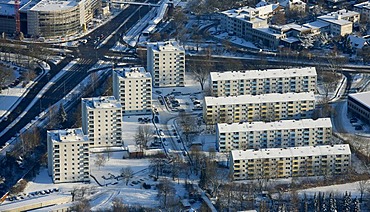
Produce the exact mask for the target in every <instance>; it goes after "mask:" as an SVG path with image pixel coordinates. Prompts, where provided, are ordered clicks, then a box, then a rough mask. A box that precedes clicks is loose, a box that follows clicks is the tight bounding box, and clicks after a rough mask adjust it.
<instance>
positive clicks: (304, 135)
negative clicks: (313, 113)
mask: <svg viewBox="0 0 370 212" xmlns="http://www.w3.org/2000/svg"><path fill="white" fill-rule="evenodd" d="M331 134H332V124H331V121H330V118H320V119H316V120H313V119H301V120H281V121H276V122H242V123H232V124H226V123H222V124H216V140H217V143H216V145H217V149H218V151H220V152H228V151H231V150H245V149H261V148H284V147H299V146H315V145H324V144H326V145H328V144H331Z"/></svg>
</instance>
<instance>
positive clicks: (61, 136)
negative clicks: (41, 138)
mask: <svg viewBox="0 0 370 212" xmlns="http://www.w3.org/2000/svg"><path fill="white" fill-rule="evenodd" d="M48 134H49V136H50V137H51V140H52V141H53V142H77V141H78V142H82V141H87V142H88V141H89V137H88V136H87V135H84V134H83V132H82V129H81V128H72V129H65V130H50V131H48Z"/></svg>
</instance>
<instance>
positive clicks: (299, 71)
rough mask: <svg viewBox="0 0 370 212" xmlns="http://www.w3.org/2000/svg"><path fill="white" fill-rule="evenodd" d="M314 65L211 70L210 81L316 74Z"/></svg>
mask: <svg viewBox="0 0 370 212" xmlns="http://www.w3.org/2000/svg"><path fill="white" fill-rule="evenodd" d="M316 75H317V73H316V68H315V67H303V68H289V69H266V70H243V71H226V72H211V73H210V76H211V81H222V80H241V79H271V78H286V77H289V78H292V77H303V76H316Z"/></svg>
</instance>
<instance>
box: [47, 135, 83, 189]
mask: <svg viewBox="0 0 370 212" xmlns="http://www.w3.org/2000/svg"><path fill="white" fill-rule="evenodd" d="M47 149H48V172H49V175H51V176H52V179H53V182H54V183H67V182H68V183H70V182H90V155H89V154H90V153H89V149H90V141H89V138H88V137H87V135H84V134H83V131H82V129H81V128H74V129H66V130H51V131H48V132H47Z"/></svg>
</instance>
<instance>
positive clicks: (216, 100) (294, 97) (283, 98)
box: [204, 92, 315, 106]
mask: <svg viewBox="0 0 370 212" xmlns="http://www.w3.org/2000/svg"><path fill="white" fill-rule="evenodd" d="M289 101H315V95H314V93H313V92H304V93H285V94H280V93H269V94H262V95H255V96H254V95H240V96H228V97H211V96H207V97H204V102H205V104H206V105H207V106H212V105H233V104H253V103H270V102H289Z"/></svg>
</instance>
